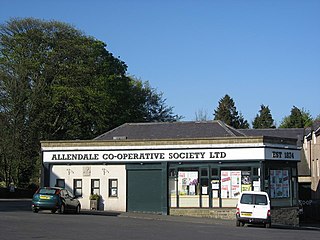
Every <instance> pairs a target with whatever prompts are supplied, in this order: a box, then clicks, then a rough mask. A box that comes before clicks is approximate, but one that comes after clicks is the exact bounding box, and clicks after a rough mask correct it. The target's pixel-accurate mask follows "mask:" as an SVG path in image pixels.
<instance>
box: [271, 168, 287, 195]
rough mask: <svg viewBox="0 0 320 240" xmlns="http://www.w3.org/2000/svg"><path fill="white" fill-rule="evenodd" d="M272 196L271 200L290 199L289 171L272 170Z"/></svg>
mask: <svg viewBox="0 0 320 240" xmlns="http://www.w3.org/2000/svg"><path fill="white" fill-rule="evenodd" d="M270 195H271V198H288V197H289V171H288V170H270Z"/></svg>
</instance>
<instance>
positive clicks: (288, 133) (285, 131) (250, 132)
mask: <svg viewBox="0 0 320 240" xmlns="http://www.w3.org/2000/svg"><path fill="white" fill-rule="evenodd" d="M239 131H240V132H242V133H243V134H245V135H246V136H270V137H281V138H295V139H297V146H298V147H301V146H302V144H303V138H304V136H305V130H304V128H266V129H240V130H239Z"/></svg>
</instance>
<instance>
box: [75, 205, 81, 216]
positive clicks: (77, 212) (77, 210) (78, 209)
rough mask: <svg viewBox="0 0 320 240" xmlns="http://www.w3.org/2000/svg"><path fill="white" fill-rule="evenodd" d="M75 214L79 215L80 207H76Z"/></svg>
mask: <svg viewBox="0 0 320 240" xmlns="http://www.w3.org/2000/svg"><path fill="white" fill-rule="evenodd" d="M75 213H76V214H79V213H80V205H78V206H77V207H76V210H75Z"/></svg>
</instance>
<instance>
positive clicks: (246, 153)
mask: <svg viewBox="0 0 320 240" xmlns="http://www.w3.org/2000/svg"><path fill="white" fill-rule="evenodd" d="M299 152H300V151H299V150H286V151H284V150H282V149H280V150H279V149H265V148H262V147H260V148H220V149H202V148H186V149H142V150H137V149H129V150H122V149H118V150H117V149H111V150H90V149H88V150H61V151H59V150H50V151H46V150H43V162H45V163H58V162H59V163H70V162H73V163H86V162H91V163H92V162H96V163H99V162H100V163H105V162H145V161H148V162H150V161H151V162H152V161H212V160H219V161H228V160H265V159H272V160H295V161H298V160H300V153H299Z"/></svg>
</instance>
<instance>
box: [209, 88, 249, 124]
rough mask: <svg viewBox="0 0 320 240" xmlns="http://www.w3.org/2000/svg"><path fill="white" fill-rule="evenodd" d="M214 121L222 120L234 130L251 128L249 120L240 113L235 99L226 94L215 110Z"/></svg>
mask: <svg viewBox="0 0 320 240" xmlns="http://www.w3.org/2000/svg"><path fill="white" fill-rule="evenodd" d="M213 115H214V120H220V121H223V122H224V123H226V124H228V125H230V126H231V127H234V128H238V129H239V128H241V129H245V128H249V124H248V122H247V120H245V119H244V117H243V115H242V114H241V113H240V114H239V113H238V111H237V108H236V106H235V103H234V101H233V99H232V98H231V97H230V96H229V95H228V94H226V95H225V96H224V97H223V98H221V99H220V101H219V105H218V107H217V109H216V110H214V114H213Z"/></svg>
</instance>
